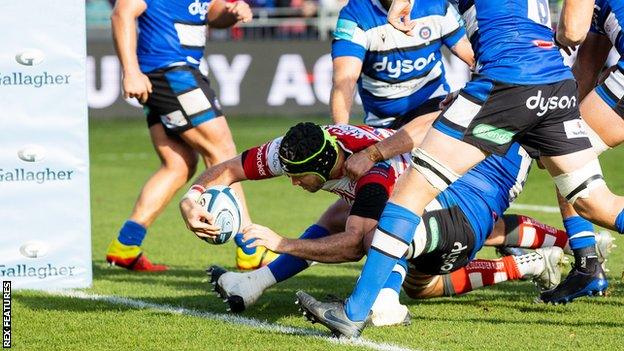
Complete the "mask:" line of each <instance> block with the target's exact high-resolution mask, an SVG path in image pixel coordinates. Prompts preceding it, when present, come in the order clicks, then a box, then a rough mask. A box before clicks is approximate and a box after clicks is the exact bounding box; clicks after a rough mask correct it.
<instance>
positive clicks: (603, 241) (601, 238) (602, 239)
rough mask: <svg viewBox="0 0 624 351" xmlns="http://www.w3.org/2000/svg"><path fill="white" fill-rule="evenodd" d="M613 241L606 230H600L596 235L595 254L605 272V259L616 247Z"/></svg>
mask: <svg viewBox="0 0 624 351" xmlns="http://www.w3.org/2000/svg"><path fill="white" fill-rule="evenodd" d="M614 240H615V238H614V237H613V236H612V235H611V233H610V232H609V231H607V230H601V231H599V232H598V233H596V254H597V255H598V261H599V262H600V264H601V265H602V269H603V270H604V271H605V272H608V271H609V270H608V269H607V267H606V263H607V258H608V257H609V255H610V254H611V250H612V249H613V248H615V247H617V245H615V244H614V243H613V241H614Z"/></svg>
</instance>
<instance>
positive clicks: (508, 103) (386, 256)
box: [299, 0, 624, 337]
mask: <svg viewBox="0 0 624 351" xmlns="http://www.w3.org/2000/svg"><path fill="white" fill-rule="evenodd" d="M535 1H536V2H537V1H538V0H535ZM539 1H540V4H537V3H535V4H532V3H528V2H520V1H514V0H506V1H504V2H499V1H497V2H489V1H479V0H477V1H474V2H473V1H460V2H459V9H460V12H461V13H463V14H467V15H469V16H471V18H469V19H468V20H467V19H466V18H464V19H465V20H466V26H467V28H469V30H468V32H469V33H468V34H469V35H471V36H472V39H471V40H472V41H473V47H474V48H476V56H477V62H479V64H478V67H477V69H478V71H479V75H476V76H474V77H473V79H472V80H471V81H470V82H469V83H468V84H466V86H465V87H464V88H463V89H462V91H461V92H460V94H459V95H458V97H457V98H456V99H455V100H454V101H453V102H452V104H450V105H449V107H448V108H447V109H446V110H445V111H444V112H443V113H442V114H441V115H440V117H439V118H438V119H437V121H436V122H435V123H434V127H433V129H431V130H430V131H429V132H428V134H427V136H426V137H425V140H424V141H423V143H422V144H421V146H420V147H419V148H418V149H417V150H416V151H415V152H414V160H413V161H414V163H413V166H414V167H413V168H410V169H409V170H407V171H406V173H404V174H403V175H402V179H401V181H400V182H398V184H397V188H396V189H395V191H394V193H393V195H392V196H391V199H390V200H389V202H388V205H387V206H386V208H385V209H384V212H383V214H382V216H381V218H380V220H379V224H378V227H377V230H376V231H375V238H374V239H373V243H372V246H371V249H370V250H369V251H368V254H367V258H366V263H365V264H364V268H363V270H362V274H361V276H360V279H359V280H358V282H357V283H356V286H355V289H354V291H353V293H352V294H351V296H349V298H347V300H346V301H345V303H344V304H336V303H334V304H330V303H321V302H318V301H316V300H314V299H313V298H312V297H310V296H309V295H307V294H303V295H302V296H303V297H300V298H299V302H300V303H301V304H302V305H303V307H304V309H305V310H307V311H308V313H311V314H313V316H314V319H315V320H317V321H319V322H320V323H322V324H323V325H325V326H326V327H328V328H329V329H330V330H332V331H333V332H334V333H337V334H339V335H343V336H348V337H352V336H358V335H359V334H360V333H361V331H362V330H363V329H364V327H365V321H366V319H367V316H368V314H369V312H370V308H371V306H372V305H373V303H374V300H375V298H376V296H377V295H378V294H379V291H380V290H381V288H382V286H383V285H384V284H385V281H386V280H387V278H388V276H389V275H390V273H391V271H392V269H393V267H394V266H395V265H396V263H397V261H398V260H399V259H400V258H401V257H402V255H403V253H404V252H405V250H406V249H407V247H408V246H409V243H410V242H411V241H412V239H413V236H414V234H415V230H416V228H417V226H418V224H419V223H420V222H421V216H422V214H423V210H424V208H425V206H426V205H427V204H428V203H429V202H430V201H431V200H432V199H433V198H434V197H435V196H436V195H437V194H439V193H440V192H441V191H444V190H445V189H446V188H447V187H448V186H449V185H451V184H452V183H453V182H455V181H456V180H457V179H459V178H460V177H461V175H463V174H465V173H466V172H467V171H469V170H470V169H471V168H472V167H474V166H475V165H476V164H477V163H478V162H479V161H481V160H483V159H484V158H485V157H486V156H487V155H489V154H496V155H503V154H504V153H506V152H507V151H508V150H509V147H510V146H511V145H513V142H515V141H517V142H519V143H521V144H523V145H526V146H528V147H530V148H531V149H533V150H535V151H536V152H537V153H538V154H539V155H540V160H541V162H542V164H544V166H545V167H546V169H547V170H548V171H549V173H550V174H551V176H552V177H553V180H554V181H555V184H556V185H557V188H558V189H559V191H560V193H561V194H562V195H563V196H564V197H565V198H566V199H567V200H568V201H569V202H570V203H572V204H573V205H574V207H575V208H576V209H577V210H579V211H581V212H582V214H583V215H585V216H587V217H588V219H591V220H592V221H594V222H595V223H597V224H600V225H602V226H605V227H607V228H611V229H615V230H617V231H619V232H624V198H622V197H619V196H616V195H614V194H613V193H612V192H611V191H610V190H609V189H608V188H607V186H606V184H605V182H604V180H603V177H602V171H601V169H600V164H599V162H598V160H597V158H596V154H595V153H594V152H593V151H592V149H591V143H590V141H589V138H588V137H587V132H586V131H585V129H584V128H583V124H582V122H581V119H580V114H579V111H578V106H577V99H578V98H577V96H576V95H577V94H576V82H575V81H574V80H573V75H572V72H571V71H570V70H569V69H568V68H567V67H566V66H565V65H564V64H563V59H562V57H561V54H560V53H559V51H558V50H557V48H556V47H555V45H554V43H553V41H552V38H553V33H552V31H551V28H550V14H549V9H548V6H547V3H546V2H545V1H542V0H539ZM533 5H535V6H533ZM592 6H593V4H592ZM411 7H412V5H411V2H410V1H409V0H394V1H393V4H392V6H391V8H390V11H389V14H388V21H389V22H390V23H391V24H392V25H393V26H395V27H397V28H399V29H401V30H403V31H405V32H406V33H413V32H417V31H418V30H419V26H420V25H421V24H420V23H419V22H418V21H412V20H411V19H410V12H411ZM512 9H513V10H512ZM484 15H487V17H486V18H484V17H483V16H484ZM510 18H512V19H513V20H509V19H510ZM578 25H579V26H580V28H583V25H584V23H583V22H580V23H578ZM588 28H589V22H587V26H586V27H585V31H587V29H588ZM473 34H474V35H473ZM512 37H513V38H512ZM536 63H539V65H537V64H536ZM544 101H545V102H546V103H544ZM388 248H390V250H388ZM575 256H577V257H576V259H579V257H580V258H581V259H585V260H592V267H591V269H590V274H591V275H592V278H595V280H594V281H593V282H592V284H591V285H590V286H587V287H585V288H584V289H585V290H586V295H589V294H594V293H601V292H603V291H604V290H605V289H606V287H607V281H606V279H605V277H604V272H603V271H602V268H601V267H600V264H598V261H597V259H595V260H594V258H596V257H595V256H596V254H595V250H594V248H588V249H587V250H584V251H581V252H575ZM541 298H542V300H544V301H547V302H554V303H557V302H567V301H570V300H572V299H573V298H574V296H559V297H555V298H549V296H548V294H546V293H544V294H542V296H541Z"/></svg>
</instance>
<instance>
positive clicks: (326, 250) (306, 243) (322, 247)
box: [243, 215, 377, 263]
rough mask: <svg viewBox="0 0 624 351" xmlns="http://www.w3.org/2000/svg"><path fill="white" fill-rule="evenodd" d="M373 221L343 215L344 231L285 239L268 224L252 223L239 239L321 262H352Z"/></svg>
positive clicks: (361, 248) (371, 227) (357, 258)
mask: <svg viewBox="0 0 624 351" xmlns="http://www.w3.org/2000/svg"><path fill="white" fill-rule="evenodd" d="M376 225H377V221H376V220H373V219H370V218H363V217H359V216H353V215H351V216H349V217H348V218H347V223H346V225H345V231H344V232H340V233H336V234H333V235H330V236H326V237H323V238H318V239H289V238H285V237H283V236H281V235H279V234H277V233H275V232H274V231H273V230H271V229H270V228H267V227H264V226H261V225H258V224H252V225H250V226H248V227H246V228H244V229H243V234H244V236H243V239H244V240H245V241H248V240H251V239H256V240H255V241H254V242H253V243H251V244H249V245H248V247H256V246H260V245H262V246H265V247H266V248H268V249H269V250H271V251H274V252H277V253H286V254H290V255H293V256H296V257H299V258H302V259H305V260H310V261H316V262H322V263H341V262H353V261H359V260H360V259H361V258H362V257H363V256H364V253H365V251H364V246H363V239H364V235H365V234H366V233H368V232H369V231H371V230H373V229H374V228H375V226H376Z"/></svg>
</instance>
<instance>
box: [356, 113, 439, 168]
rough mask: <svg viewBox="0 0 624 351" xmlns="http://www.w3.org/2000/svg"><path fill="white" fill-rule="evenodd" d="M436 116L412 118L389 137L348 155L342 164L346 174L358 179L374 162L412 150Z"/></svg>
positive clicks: (425, 133)
mask: <svg viewBox="0 0 624 351" xmlns="http://www.w3.org/2000/svg"><path fill="white" fill-rule="evenodd" d="M437 116H438V113H429V114H427V115H424V116H420V117H417V118H414V119H413V120H411V121H410V122H409V123H407V124H406V125H404V126H403V127H402V128H401V129H399V130H398V131H397V132H396V133H394V134H393V135H391V136H390V137H389V138H386V139H384V140H382V141H380V142H378V143H376V144H373V145H371V146H369V147H367V148H366V149H364V150H362V151H360V152H357V153H355V154H353V155H351V156H349V158H347V160H346V161H345V166H344V168H345V172H346V174H347V176H349V177H350V178H351V179H359V178H360V177H361V176H362V175H364V174H365V173H366V172H368V170H370V169H371V168H372V167H373V165H374V164H375V163H377V162H380V161H383V160H387V159H390V158H392V157H394V156H397V155H400V154H404V153H406V152H410V151H412V150H413V149H414V148H416V147H418V146H419V145H420V144H421V143H422V141H423V139H424V138H425V135H427V131H428V130H429V129H430V128H431V124H432V123H433V121H434V120H435V119H436V117H437Z"/></svg>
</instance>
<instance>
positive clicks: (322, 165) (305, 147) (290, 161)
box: [279, 122, 338, 192]
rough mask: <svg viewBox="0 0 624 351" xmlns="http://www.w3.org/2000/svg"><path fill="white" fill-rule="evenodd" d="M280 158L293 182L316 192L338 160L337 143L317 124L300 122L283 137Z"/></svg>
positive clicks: (328, 177)
mask: <svg viewBox="0 0 624 351" xmlns="http://www.w3.org/2000/svg"><path fill="white" fill-rule="evenodd" d="M279 158H280V161H281V163H282V168H283V169H284V172H285V173H286V175H288V176H289V177H291V178H292V179H293V184H295V185H300V186H301V187H303V188H304V189H306V190H308V191H311V192H315V191H318V190H319V189H321V187H322V186H323V183H325V182H326V181H327V180H328V179H330V173H331V171H332V169H333V168H334V166H335V165H336V162H337V161H338V145H337V144H336V139H335V137H333V136H331V135H330V134H329V132H327V130H325V129H323V128H321V126H319V125H318V124H314V123H312V122H301V123H298V124H297V125H295V126H294V127H292V128H290V129H289V130H288V132H287V133H286V135H284V138H282V142H281V145H280V149H279Z"/></svg>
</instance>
